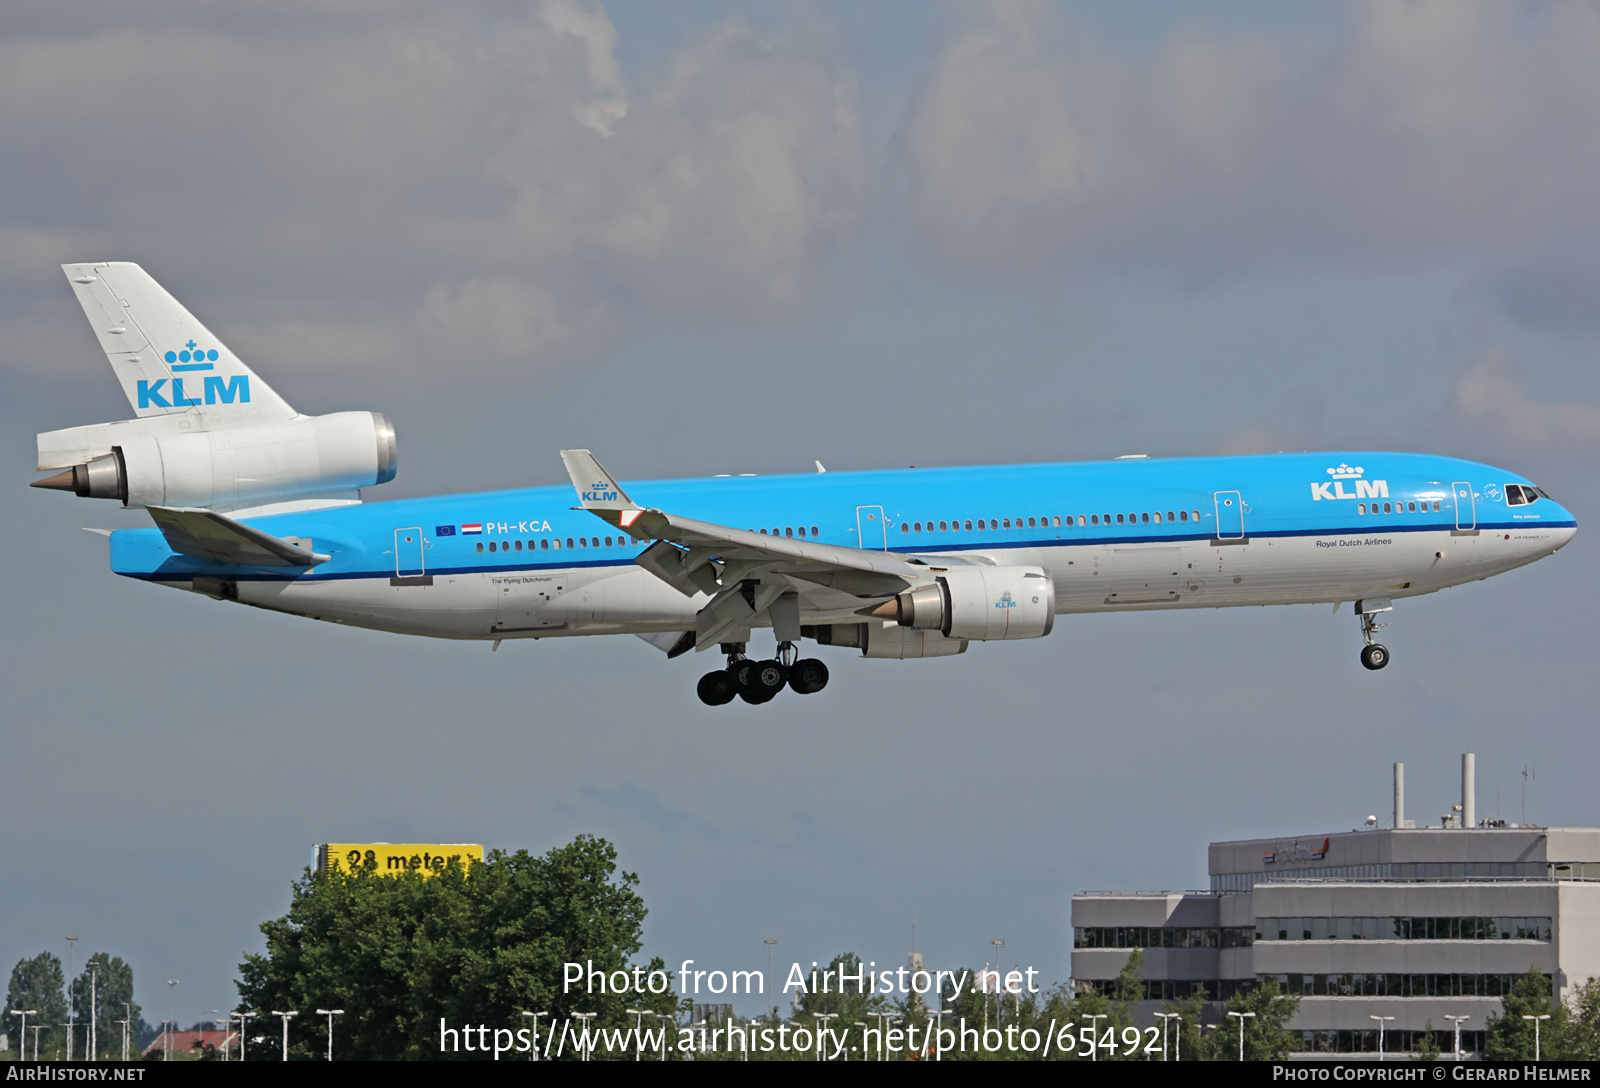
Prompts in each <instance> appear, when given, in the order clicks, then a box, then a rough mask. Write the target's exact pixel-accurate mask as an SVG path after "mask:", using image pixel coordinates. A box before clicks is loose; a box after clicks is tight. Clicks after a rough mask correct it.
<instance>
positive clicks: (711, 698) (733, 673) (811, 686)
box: [695, 642, 828, 706]
mask: <svg viewBox="0 0 1600 1088" xmlns="http://www.w3.org/2000/svg"><path fill="white" fill-rule="evenodd" d="M744 647H745V644H744V643H742V642H725V643H723V645H722V651H723V652H724V653H726V654H727V655H728V667H727V668H725V669H718V670H717V671H716V672H708V673H706V674H705V675H704V676H702V677H701V678H700V683H699V684H698V685H697V686H696V688H695V691H696V693H697V694H698V695H699V696H700V701H701V702H702V703H705V704H706V705H707V706H722V705H724V704H725V703H731V702H733V700H734V698H735V697H736V696H737V697H738V698H740V699H743V700H744V701H745V702H747V703H752V704H759V703H765V702H769V701H771V700H772V699H773V698H775V697H776V696H777V694H778V692H780V691H782V690H783V687H784V685H785V684H787V685H788V686H789V687H790V688H791V689H792V690H793V691H794V692H795V693H796V694H798V695H810V694H812V693H814V692H818V691H821V690H822V689H823V688H825V687H827V686H828V666H826V665H824V664H823V663H822V662H821V661H818V660H817V659H816V658H804V659H802V660H796V658H797V657H799V651H798V650H796V649H795V646H794V643H792V642H780V643H778V656H777V657H776V658H774V659H772V660H769V661H751V660H750V659H749V658H747V657H745V656H744Z"/></svg>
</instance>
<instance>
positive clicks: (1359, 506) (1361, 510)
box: [1356, 502, 1367, 514]
mask: <svg viewBox="0 0 1600 1088" xmlns="http://www.w3.org/2000/svg"><path fill="white" fill-rule="evenodd" d="M1366 512H1367V504H1366V503H1364V502H1358V503H1356V513H1358V514H1365V513H1366Z"/></svg>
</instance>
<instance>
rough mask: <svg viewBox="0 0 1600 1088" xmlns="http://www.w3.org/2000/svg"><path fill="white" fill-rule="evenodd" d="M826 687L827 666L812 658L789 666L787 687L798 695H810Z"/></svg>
mask: <svg viewBox="0 0 1600 1088" xmlns="http://www.w3.org/2000/svg"><path fill="white" fill-rule="evenodd" d="M827 686H828V666H826V665H824V664H823V663H822V662H820V661H818V660H817V659H816V658H814V657H807V658H803V659H801V660H799V661H796V662H795V663H794V664H793V665H791V666H789V687H790V688H791V689H793V690H794V692H795V693H796V694H798V695H812V694H815V693H816V692H819V691H821V690H822V689H823V688H825V687H827Z"/></svg>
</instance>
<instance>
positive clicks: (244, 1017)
mask: <svg viewBox="0 0 1600 1088" xmlns="http://www.w3.org/2000/svg"><path fill="white" fill-rule="evenodd" d="M260 1015H261V1014H260V1013H256V1012H245V1011H243V1010H240V1011H239V1012H235V1013H230V1014H229V1015H228V1019H229V1020H232V1019H233V1018H234V1017H235V1016H237V1017H238V1018H239V1060H240V1061H244V1026H245V1024H246V1023H247V1022H249V1021H251V1020H254V1019H255V1018H256V1017H257V1016H260Z"/></svg>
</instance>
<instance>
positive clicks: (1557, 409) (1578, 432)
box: [1450, 351, 1600, 453]
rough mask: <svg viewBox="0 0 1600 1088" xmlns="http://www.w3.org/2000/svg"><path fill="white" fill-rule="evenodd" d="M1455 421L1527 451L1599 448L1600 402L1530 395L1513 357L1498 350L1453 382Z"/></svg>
mask: <svg viewBox="0 0 1600 1088" xmlns="http://www.w3.org/2000/svg"><path fill="white" fill-rule="evenodd" d="M1450 416H1451V422H1452V424H1453V425H1454V427H1455V429H1456V430H1458V431H1459V432H1461V433H1463V434H1471V435H1475V436H1478V437H1479V438H1480V440H1483V441H1488V442H1491V443H1494V444H1495V445H1499V446H1503V447H1506V448H1509V449H1512V450H1517V451H1526V452H1536V453H1537V452H1561V453H1572V452H1574V451H1594V450H1596V449H1600V408H1596V407H1595V406H1593V405H1591V404H1584V403H1581V402H1577V401H1554V402H1541V401H1533V400H1529V399H1528V395H1527V393H1526V392H1525V391H1524V389H1523V386H1522V382H1521V380H1520V379H1519V375H1518V373H1517V368H1516V365H1515V363H1514V361H1513V360H1512V359H1511V358H1510V357H1509V356H1508V355H1506V354H1505V353H1504V352H1500V351H1495V352H1490V353H1489V354H1487V355H1485V356H1484V357H1483V358H1482V359H1481V360H1479V361H1478V362H1477V363H1476V364H1474V365H1473V366H1472V368H1471V369H1469V370H1467V371H1466V372H1464V373H1463V374H1462V375H1461V376H1460V377H1459V378H1457V379H1456V383H1455V396H1454V398H1453V400H1452V402H1451V412H1450Z"/></svg>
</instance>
